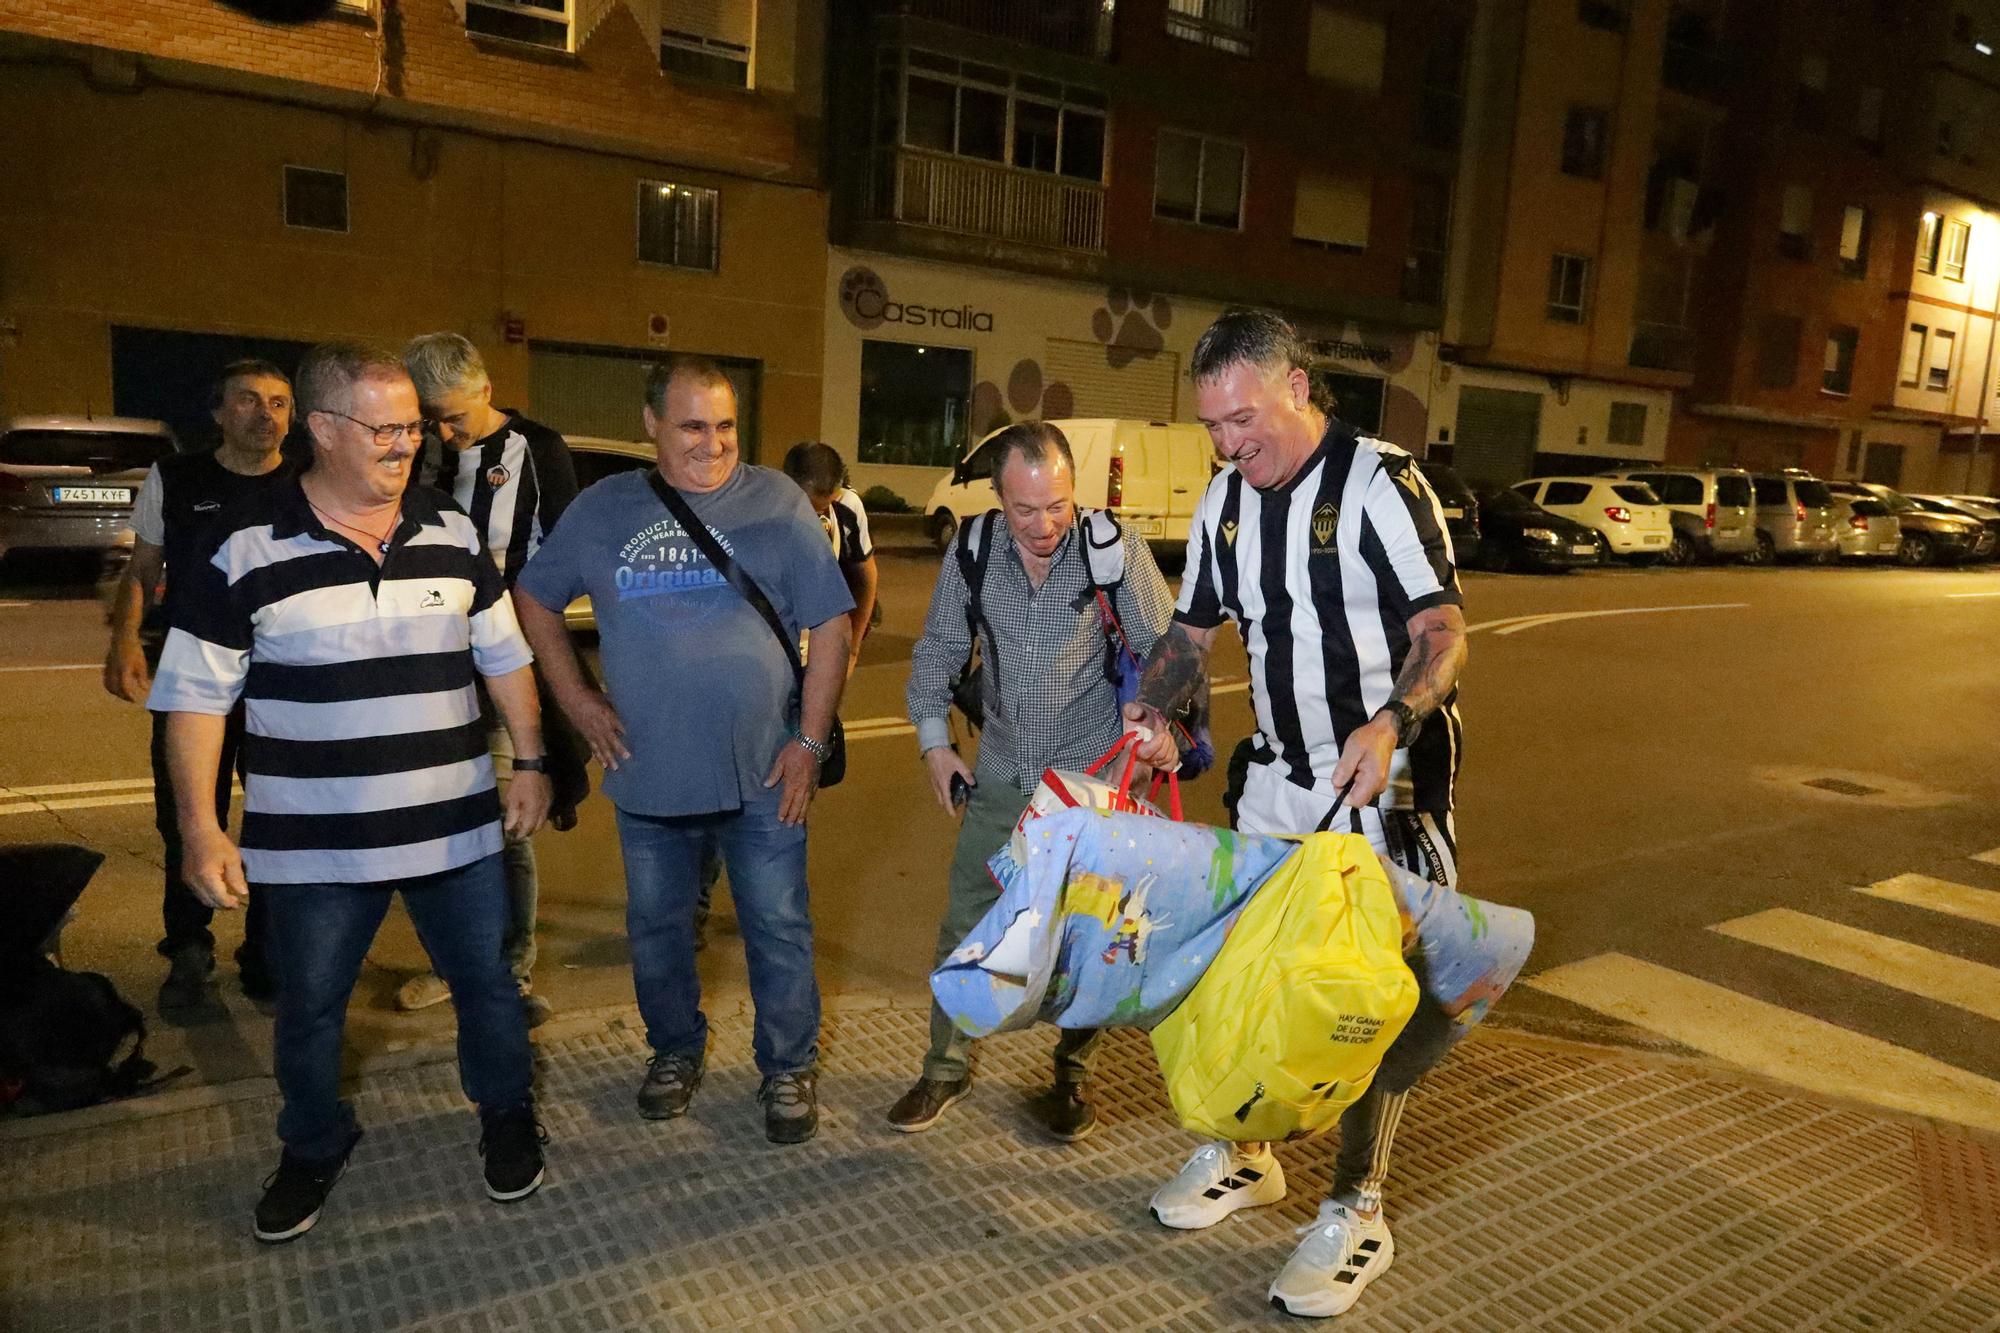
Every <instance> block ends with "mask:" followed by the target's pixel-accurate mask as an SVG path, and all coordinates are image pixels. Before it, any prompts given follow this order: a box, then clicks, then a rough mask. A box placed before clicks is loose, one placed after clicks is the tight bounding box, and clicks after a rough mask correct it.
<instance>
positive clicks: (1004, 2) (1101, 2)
mask: <svg viewBox="0 0 2000 1333" xmlns="http://www.w3.org/2000/svg"><path fill="white" fill-rule="evenodd" d="M1115 9H1116V5H1115V4H1114V3H1112V2H1111V0H876V7H875V12H876V13H877V14H879V15H881V16H883V17H885V18H914V19H927V20H929V21H930V22H932V23H942V24H946V25H948V26H950V27H954V28H966V29H969V30H971V31H973V32H981V33H985V34H986V35H987V36H989V37H999V38H1003V39H1004V40H1006V41H1010V42H1022V43H1025V44H1026V45H1029V46H1039V47H1042V48H1043V49H1045V50H1049V51H1061V52H1064V53H1065V54H1068V55H1074V56H1085V57H1087V58H1089V59H1091V60H1102V59H1104V58H1105V57H1106V56H1108V55H1110V54H1111V20H1112V15H1113V12H1114V10H1115Z"/></svg>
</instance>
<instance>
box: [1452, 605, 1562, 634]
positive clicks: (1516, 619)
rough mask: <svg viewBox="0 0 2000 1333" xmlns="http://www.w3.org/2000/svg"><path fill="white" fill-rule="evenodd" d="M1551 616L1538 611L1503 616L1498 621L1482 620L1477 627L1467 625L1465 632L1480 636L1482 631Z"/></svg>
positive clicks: (1545, 612)
mask: <svg viewBox="0 0 2000 1333" xmlns="http://www.w3.org/2000/svg"><path fill="white" fill-rule="evenodd" d="M1549 614H1551V613H1550V612H1547V611H1536V612H1534V613H1533V614H1531V615H1525V616H1502V617H1500V619H1498V620H1482V621H1480V622H1479V623H1478V624H1477V625H1467V626H1466V627H1465V632H1466V633H1467V634H1478V633H1479V632H1480V631H1482V630H1489V629H1499V628H1500V627H1501V626H1502V625H1518V624H1520V623H1521V622H1522V621H1525V620H1540V619H1542V618H1543V617H1545V616H1547V615H1549Z"/></svg>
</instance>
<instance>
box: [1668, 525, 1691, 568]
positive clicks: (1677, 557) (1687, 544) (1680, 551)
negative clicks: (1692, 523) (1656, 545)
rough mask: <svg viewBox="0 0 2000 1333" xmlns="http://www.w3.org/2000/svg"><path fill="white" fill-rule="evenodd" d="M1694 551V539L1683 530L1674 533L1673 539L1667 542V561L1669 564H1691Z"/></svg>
mask: <svg viewBox="0 0 2000 1333" xmlns="http://www.w3.org/2000/svg"><path fill="white" fill-rule="evenodd" d="M1695 555H1696V551H1695V549H1694V540H1693V538H1691V537H1689V536H1688V535H1687V534H1686V533H1685V532H1676V533H1674V539H1673V541H1671V542H1669V543H1668V544H1667V563H1668V564H1670V565H1683V566H1684V565H1691V564H1693V563H1694V558H1695Z"/></svg>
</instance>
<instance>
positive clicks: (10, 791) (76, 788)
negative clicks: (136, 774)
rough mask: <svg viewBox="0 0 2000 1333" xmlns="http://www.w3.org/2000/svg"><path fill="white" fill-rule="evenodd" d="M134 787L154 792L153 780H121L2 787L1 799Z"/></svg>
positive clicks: (74, 793)
mask: <svg viewBox="0 0 2000 1333" xmlns="http://www.w3.org/2000/svg"><path fill="white" fill-rule="evenodd" d="M133 787H144V788H146V789H147V790H148V791H151V790H152V787H153V780H152V779H151V778H119V779H117V780H116V781H113V782H59V783H56V784H55V785H54V786H52V787H6V786H0V799H6V798H9V797H29V796H75V795H76V794H78V793H79V792H90V791H127V790H129V789H131V788H133Z"/></svg>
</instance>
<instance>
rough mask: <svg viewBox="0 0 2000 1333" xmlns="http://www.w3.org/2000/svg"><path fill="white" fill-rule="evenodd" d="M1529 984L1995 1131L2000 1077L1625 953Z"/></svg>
mask: <svg viewBox="0 0 2000 1333" xmlns="http://www.w3.org/2000/svg"><path fill="white" fill-rule="evenodd" d="M1526 984H1527V985H1530V986H1533V987H1534V988H1535V989H1536V990H1539V991H1545V992H1547V993H1548V994H1550V995H1554V996H1558V997H1560V998H1562V999H1565V1000H1569V1001H1571V1002H1573V1003H1576V1004H1580V1005H1583V1006H1584V1007H1585V1008H1588V1009H1595V1010H1596V1011H1598V1012H1599V1013H1602V1014H1608V1015H1610V1016H1611V1017H1613V1018H1617V1019H1620V1020H1622V1021H1624V1022H1627V1023H1632V1024H1635V1025H1637V1026H1639V1027H1643V1028H1646V1029H1648V1030H1649V1031H1652V1032H1656V1033H1659V1034H1660V1035H1661V1036H1664V1037H1667V1038H1669V1039H1671V1040H1673V1041H1677V1042H1679V1043H1680V1044H1681V1045H1683V1046H1689V1047H1692V1048H1694V1049H1695V1050H1698V1051H1703V1052H1706V1053H1707V1054H1709V1055H1712V1056H1714V1057H1716V1058H1717V1059H1719V1060H1724V1061H1726V1062H1728V1063H1730V1064H1733V1065H1736V1066H1738V1067H1739V1068H1742V1069H1747V1070H1749V1071H1750V1072H1752V1073H1755V1074H1761V1075H1763V1076H1764V1077H1766V1078H1771V1079H1776V1080H1778V1081H1780V1082H1783V1083H1789V1084H1791V1085H1793V1086H1794V1087H1799V1088H1804V1089H1806V1090H1807V1091H1809V1092H1815V1093H1820V1094H1824V1095H1826V1096H1831V1097H1838V1098H1843V1099H1846V1100H1850V1101H1862V1102H1868V1103H1870V1104H1872V1105H1875V1106H1880V1107H1884V1108H1886V1109H1888V1110H1891V1111H1901V1112H1907V1113H1911V1114H1915V1115H1926V1116H1935V1117H1937V1118H1939V1119H1943V1120H1950V1121H1954V1122H1956V1123H1958V1124H1962V1125H1970V1126H1973V1127H1975V1128H1978V1129H1985V1130H1992V1131H2000V1083H1996V1082H1993V1081H1992V1080H1990V1079H1984V1078H1980V1077H1979V1076H1978V1075H1976V1074H1971V1073H1968V1072H1966V1071H1965V1070H1963V1069H1959V1068H1957V1067H1956V1066H1953V1065H1948V1064H1946V1063H1944V1062H1943V1061H1942V1060H1934V1059H1932V1058H1931V1057H1929V1056H1927V1055H1922V1054H1920V1053H1918V1052H1916V1051H1911V1050H1905V1049H1904V1048H1903V1047H1901V1046H1898V1045H1896V1044H1894V1043H1893V1042H1887V1041H1882V1040H1880V1039H1879V1038H1876V1037H1870V1036H1867V1035H1865V1034H1863V1033H1859V1032H1851V1031H1849V1030H1848V1029H1846V1028H1843V1027H1839V1026H1837V1025H1835V1024H1832V1023H1828V1022H1824V1021H1822V1020H1820V1019H1817V1018H1812V1017H1810V1016H1808V1015H1806V1014H1801V1013H1796V1012H1794V1011H1793V1010H1790V1009H1785V1008H1782V1007H1780V1006H1778V1005H1775V1004H1768V1003H1766V1002H1765V1001H1763V1000H1759V999H1754V998H1752V997H1751V996H1748V995H1740V994H1738V993H1737V992H1735V991H1733V990H1730V989H1728V988H1727V987H1723V986H1717V985H1715V984H1713V983H1711V982H1707V981H1703V980H1701V979H1699V978H1697V977H1691V976H1687V975H1686V974H1684V973H1680V972H1676V971H1674V970H1673V969H1671V968H1666V967H1660V966H1658V965H1657V964H1654V963H1648V962H1644V961H1642V960H1640V959H1637V958H1633V957H1630V956H1628V955H1626V954H1619V953H1607V954H1598V955H1597V956H1596V957H1594V958H1586V959H1584V960H1583V961H1581V962H1577V963H1569V964H1566V965H1564V966H1562V967H1556V968H1551V969H1550V970H1549V971H1547V972H1544V973H1542V974H1541V975H1539V976H1536V977H1531V978H1529V979H1528V980H1527V982H1526Z"/></svg>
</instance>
